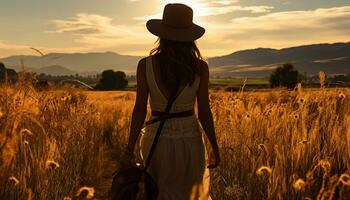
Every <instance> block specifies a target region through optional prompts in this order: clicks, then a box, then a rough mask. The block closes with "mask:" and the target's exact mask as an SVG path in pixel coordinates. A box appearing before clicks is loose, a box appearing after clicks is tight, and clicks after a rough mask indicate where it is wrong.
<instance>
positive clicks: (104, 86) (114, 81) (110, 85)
mask: <svg viewBox="0 0 350 200" xmlns="http://www.w3.org/2000/svg"><path fill="white" fill-rule="evenodd" d="M126 86H128V80H127V79H126V74H125V73H124V72H121V71H116V72H115V71H113V70H105V71H103V72H102V77H101V79H100V82H99V83H98V84H97V85H96V87H95V89H97V90H118V89H122V88H125V87H126Z"/></svg>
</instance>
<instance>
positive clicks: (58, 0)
mask: <svg viewBox="0 0 350 200" xmlns="http://www.w3.org/2000/svg"><path fill="white" fill-rule="evenodd" d="M167 3H184V4H187V5H189V6H191V7H192V8H193V10H194V23H196V24H198V25H200V26H202V27H204V28H205V29H206V33H205V35H204V36H203V37H202V38H200V39H199V40H197V44H198V46H199V48H200V49H201V52H202V53H203V55H204V57H211V56H219V55H226V54H230V53H233V52H234V51H238V50H244V49H252V48H258V47H266V48H285V47H291V46H298V45H305V44H314V43H334V42H349V41H350V0H177V1H173V0H0V25H1V27H0V58H1V57H6V56H10V55H31V54H34V55H35V54H37V52H35V51H33V50H31V49H30V48H31V47H34V48H37V49H39V50H41V51H42V52H43V53H45V54H46V53H51V52H56V53H72V52H106V51H113V52H116V53H119V54H124V55H138V56H146V55H148V53H149V51H150V49H151V48H152V47H153V46H154V42H155V40H156V39H157V37H156V36H154V35H152V34H151V33H149V32H148V31H147V29H146V27H145V24H146V22H147V20H149V19H153V18H155V19H160V18H161V17H162V11H163V8H164V6H165V5H166V4H167Z"/></svg>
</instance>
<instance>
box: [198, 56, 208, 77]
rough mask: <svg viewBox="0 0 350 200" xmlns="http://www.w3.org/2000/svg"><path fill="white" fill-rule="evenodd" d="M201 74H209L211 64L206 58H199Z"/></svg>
mask: <svg viewBox="0 0 350 200" xmlns="http://www.w3.org/2000/svg"><path fill="white" fill-rule="evenodd" d="M199 70H200V76H208V74H209V66H208V63H207V62H206V61H205V60H199Z"/></svg>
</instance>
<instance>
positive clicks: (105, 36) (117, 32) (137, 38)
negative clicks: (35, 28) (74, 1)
mask: <svg viewBox="0 0 350 200" xmlns="http://www.w3.org/2000/svg"><path fill="white" fill-rule="evenodd" d="M112 21H113V19H112V18H110V17H107V16H102V15H97V14H87V13H78V14H76V16H75V17H71V18H67V19H64V20H62V19H60V20H52V23H53V24H54V25H55V26H56V28H55V30H51V31H48V32H50V33H71V34H73V35H76V36H77V38H76V39H75V42H78V43H82V44H85V45H94V47H95V48H107V47H112V46H116V45H123V44H135V43H137V44H142V43H144V40H145V38H147V36H146V35H145V34H143V33H144V32H143V31H144V26H140V25H121V24H117V25H115V24H113V23H112Z"/></svg>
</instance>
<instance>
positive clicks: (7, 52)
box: [0, 41, 91, 58]
mask: <svg viewBox="0 0 350 200" xmlns="http://www.w3.org/2000/svg"><path fill="white" fill-rule="evenodd" d="M31 47H35V48H36V49H39V50H40V51H42V52H44V53H45V54H46V53H51V52H62V53H73V52H88V51H90V50H91V49H90V48H86V47H63V48H59V47H57V48H53V47H42V46H30V45H18V44H13V43H8V42H4V41H0V52H1V53H0V58H4V57H7V56H11V55H38V53H37V52H35V51H33V50H32V49H31Z"/></svg>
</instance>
